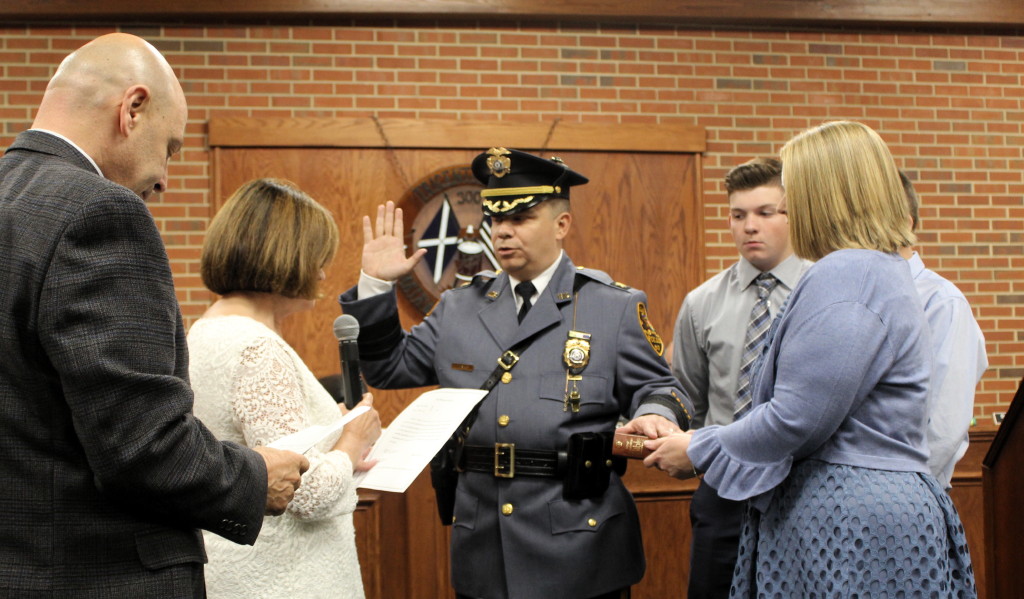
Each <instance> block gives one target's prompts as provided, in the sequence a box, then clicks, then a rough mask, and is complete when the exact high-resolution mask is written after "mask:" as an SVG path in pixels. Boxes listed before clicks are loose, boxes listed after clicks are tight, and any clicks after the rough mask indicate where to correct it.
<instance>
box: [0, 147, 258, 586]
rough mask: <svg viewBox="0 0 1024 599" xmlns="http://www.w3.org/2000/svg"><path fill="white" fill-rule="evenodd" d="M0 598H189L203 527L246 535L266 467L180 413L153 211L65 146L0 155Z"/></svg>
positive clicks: (197, 575) (173, 314) (177, 348)
mask: <svg viewBox="0 0 1024 599" xmlns="http://www.w3.org/2000/svg"><path fill="white" fill-rule="evenodd" d="M0 484H2V485H3V488H4V490H3V492H0V597H84V598H90V597H97V598H98V597H103V598H116V597H125V598H127V597H132V598H138V597H190V596H202V595H203V588H202V587H203V579H202V564H203V563H204V562H205V561H206V556H205V552H204V549H203V542H202V535H201V534H200V533H199V531H198V530H197V529H199V528H204V529H207V530H211V531H213V532H215V533H218V534H220V535H223V536H224V537H226V538H229V539H231V540H233V541H236V542H239V543H250V544H251V543H253V542H254V541H255V539H256V535H257V534H258V533H259V529H260V526H261V524H262V521H263V510H264V506H265V503H266V487H267V473H266V467H265V465H264V463H263V460H262V459H261V458H260V457H259V455H258V454H256V453H255V452H252V451H250V450H248V449H245V448H242V447H239V446H237V445H232V444H229V443H220V442H218V441H217V440H216V439H215V438H214V437H213V435H212V434H211V433H210V432H209V431H208V430H207V429H206V428H205V427H204V426H203V425H202V424H201V423H200V422H199V421H198V420H196V419H195V417H194V416H193V415H192V392H191V389H190V388H189V384H188V354H187V348H186V345H185V334H184V329H183V326H182V320H181V313H180V310H179V307H178V303H177V299H176V297H175V294H174V286H173V281H172V278H171V270H170V265H169V263H168V260H167V254H166V251H165V250H164V246H163V243H162V240H161V238H160V235H159V233H158V231H157V228H156V225H155V223H154V221H153V218H152V216H151V215H150V213H149V211H148V210H147V208H146V206H145V204H144V203H143V202H142V200H141V199H140V198H139V197H138V196H136V195H135V194H133V193H132V192H131V191H129V190H128V189H126V188H124V187H121V186H119V185H116V184H114V183H112V182H110V181H108V180H106V179H104V178H102V177H100V176H99V175H98V174H96V172H95V170H94V169H93V167H92V166H91V165H90V164H89V162H88V160H87V159H86V158H85V157H84V156H83V155H82V154H81V153H80V152H78V151H77V150H76V149H75V148H74V147H73V146H71V145H70V144H68V143H66V142H65V141H63V140H61V139H60V138H58V137H56V136H53V135H50V134H48V133H45V132H41V131H27V132H25V133H22V134H21V135H19V136H18V138H17V140H16V141H15V143H14V144H13V145H12V146H11V147H10V148H9V149H8V150H7V152H6V153H5V155H4V156H3V157H2V158H0Z"/></svg>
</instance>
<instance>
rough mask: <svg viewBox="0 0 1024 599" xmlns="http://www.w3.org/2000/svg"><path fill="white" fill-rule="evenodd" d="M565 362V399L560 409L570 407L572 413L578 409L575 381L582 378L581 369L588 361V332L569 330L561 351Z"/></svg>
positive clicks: (578, 400) (577, 389)
mask: <svg viewBox="0 0 1024 599" xmlns="http://www.w3.org/2000/svg"><path fill="white" fill-rule="evenodd" d="M562 360H563V361H564V362H565V401H564V403H563V404H562V411H563V412H567V411H568V410H569V408H570V407H571V408H572V411H573V413H577V412H579V411H580V391H579V386H578V385H577V383H579V381H582V380H583V370H584V369H585V368H586V367H587V364H589V363H590V333H584V332H583V331H573V330H570V331H569V334H568V338H567V339H566V340H565V350H564V351H563V352H562Z"/></svg>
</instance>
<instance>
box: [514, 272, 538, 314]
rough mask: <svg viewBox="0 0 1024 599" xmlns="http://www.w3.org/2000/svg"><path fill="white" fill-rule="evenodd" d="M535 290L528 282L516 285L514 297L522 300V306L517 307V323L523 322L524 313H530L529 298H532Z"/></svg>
mask: <svg viewBox="0 0 1024 599" xmlns="http://www.w3.org/2000/svg"><path fill="white" fill-rule="evenodd" d="M536 290H537V288H536V287H534V286H533V283H531V282H530V281H523V282H522V283H520V284H518V285H516V295H518V296H519V297H521V298H523V305H522V306H520V307H519V322H523V319H524V318H526V313H527V312H529V311H530V307H531V305H530V298H532V297H533V292H534V291H536Z"/></svg>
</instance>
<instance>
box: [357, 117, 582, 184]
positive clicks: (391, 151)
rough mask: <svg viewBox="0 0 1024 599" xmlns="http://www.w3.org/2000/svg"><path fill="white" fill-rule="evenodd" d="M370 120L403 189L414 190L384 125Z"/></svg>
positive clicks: (553, 124) (542, 149) (553, 123)
mask: <svg viewBox="0 0 1024 599" xmlns="http://www.w3.org/2000/svg"><path fill="white" fill-rule="evenodd" d="M370 118H371V119H373V124H374V126H376V127H377V134H378V135H380V139H381V141H383V142H384V149H385V150H386V151H387V156H388V162H390V163H391V168H393V169H395V172H396V173H398V178H399V179H401V180H402V186H403V188H404V189H407V190H408V189H412V184H411V182H410V181H409V176H408V175H406V174H405V169H404V168H402V163H401V161H399V160H398V155H397V153H396V152H395V147H394V146H392V145H391V140H390V139H388V134H387V132H386V131H384V125H383V124H381V122H380V119H379V118H377V115H371V116H370ZM560 122H562V117H556V118H555V120H553V121H551V126H550V127H548V134H547V136H546V137H545V138H544V143H543V144H541V146H540V149H539V150H537V154H538V155H541V154H543V153H544V152H546V151H547V150H548V145H549V144H550V143H551V137H552V136H553V135H554V134H555V128H556V127H558V123H560Z"/></svg>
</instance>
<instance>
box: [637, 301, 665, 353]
mask: <svg viewBox="0 0 1024 599" xmlns="http://www.w3.org/2000/svg"><path fill="white" fill-rule="evenodd" d="M636 317H637V320H639V321H640V330H642V331H643V333H644V337H647V342H648V343H650V344H651V349H653V350H654V353H656V354H658V355H659V356H662V355H664V354H665V343H664V342H662V340H661V336H660V335H658V332H657V331H655V330H654V325H652V324H651V319H650V318H648V316H647V306H646V305H644V303H643V302H639V303H638V304H637V305H636Z"/></svg>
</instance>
